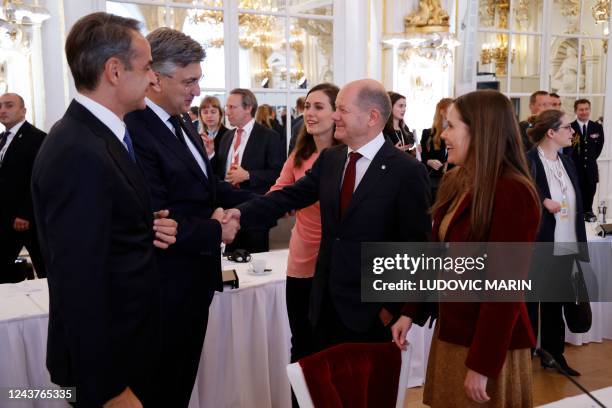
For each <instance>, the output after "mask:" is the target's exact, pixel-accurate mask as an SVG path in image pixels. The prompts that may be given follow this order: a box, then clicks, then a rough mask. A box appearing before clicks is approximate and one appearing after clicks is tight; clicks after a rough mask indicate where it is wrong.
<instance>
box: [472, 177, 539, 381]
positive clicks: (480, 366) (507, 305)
mask: <svg viewBox="0 0 612 408" xmlns="http://www.w3.org/2000/svg"><path fill="white" fill-rule="evenodd" d="M493 208H494V210H493V219H492V220H491V227H490V232H489V239H488V241H489V242H533V241H535V237H536V233H537V229H538V225H539V219H540V212H539V206H538V203H537V202H536V201H535V200H534V199H533V198H532V196H531V194H530V192H529V189H528V188H527V187H526V186H525V185H524V184H522V183H520V182H518V181H516V180H510V179H502V180H500V181H499V183H498V187H497V190H496V194H495V202H494V207H493ZM496 259H498V260H499V258H496ZM499 261H503V262H505V263H508V262H511V263H513V264H514V265H513V266H512V269H513V270H514V271H516V275H515V278H516V279H526V278H527V276H528V273H529V263H530V259H529V257H528V256H527V257H524V256H522V257H517V256H511V254H508V255H507V256H504V257H503V260H499ZM506 268H507V266H506ZM488 269H489V270H491V271H495V269H496V268H495V263H494V262H493V263H492V264H489V265H488ZM493 273H494V272H493ZM525 321H526V323H527V324H526V326H527V327H526V329H527V330H528V331H529V332H531V329H530V328H529V327H528V326H529V320H528V318H527V316H526V309H525V304H524V303H523V302H483V303H481V304H480V312H479V315H478V320H477V323H476V330H475V333H474V337H473V340H472V344H471V346H470V350H469V353H468V357H467V360H466V362H465V365H466V366H467V367H468V368H470V369H472V370H474V371H476V372H478V373H480V374H483V375H486V376H487V377H492V378H496V377H497V376H498V375H499V372H500V371H501V369H502V367H503V364H504V361H505V359H506V353H507V351H508V349H509V347H510V342H511V340H512V336H513V333H514V331H515V328H516V325H517V324H521V325H525ZM531 337H533V334H532V333H531Z"/></svg>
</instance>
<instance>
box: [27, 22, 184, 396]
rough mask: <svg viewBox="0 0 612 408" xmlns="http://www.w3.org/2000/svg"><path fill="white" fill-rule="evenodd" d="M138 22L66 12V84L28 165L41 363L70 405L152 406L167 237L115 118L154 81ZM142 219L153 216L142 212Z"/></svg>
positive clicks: (140, 104)
mask: <svg viewBox="0 0 612 408" xmlns="http://www.w3.org/2000/svg"><path fill="white" fill-rule="evenodd" d="M139 28H140V23H139V22H138V21H136V20H133V19H126V18H123V17H118V16H114V15H112V14H107V13H93V14H90V15H88V16H85V17H83V18H81V19H80V20H78V21H77V22H76V23H75V24H74V26H73V27H72V29H71V30H70V33H69V34H68V37H67V38H66V57H67V60H68V65H69V66H70V70H71V72H72V76H73V77H74V82H75V86H76V89H77V91H78V94H77V96H76V97H75V100H73V101H72V102H71V104H70V106H69V107H68V110H67V111H66V113H65V115H64V116H63V117H62V119H60V120H59V121H58V122H57V123H56V124H55V125H54V126H53V128H52V129H51V131H50V132H49V135H48V136H47V137H46V139H45V142H44V143H43V145H42V147H41V149H40V152H39V154H38V157H37V158H36V161H35V163H34V170H33V174H32V198H33V202H34V214H35V218H36V221H37V223H38V235H39V239H40V243H41V249H42V254H43V258H44V261H45V265H46V267H47V273H48V284H49V299H50V302H49V303H50V304H49V332H48V340H47V368H48V369H49V373H50V374H51V381H53V382H54V383H56V384H58V385H61V386H66V387H76V389H77V393H76V398H77V401H76V406H78V407H100V406H102V405H104V406H112V407H142V406H143V405H144V406H146V407H152V406H156V401H155V400H152V399H151V396H152V389H151V387H152V378H151V372H152V370H153V369H154V368H155V366H156V361H157V358H158V355H159V346H160V328H159V323H160V317H159V305H160V283H159V275H158V273H157V268H156V265H155V259H154V246H156V247H158V248H168V245H169V244H172V243H173V242H174V241H175V237H174V235H175V234H176V223H175V222H174V221H173V220H169V219H166V218H162V217H166V216H167V214H168V211H167V210H164V211H161V212H160V213H157V214H153V213H152V212H151V203H150V198H149V192H148V189H147V185H146V183H145V180H144V177H143V176H142V173H141V171H140V169H139V166H138V163H137V158H136V157H135V154H134V149H133V146H132V141H131V138H130V135H129V133H128V132H127V131H126V128H125V125H124V123H123V116H124V115H125V114H126V113H128V112H131V111H133V110H135V109H142V108H144V107H145V104H144V96H145V91H146V89H147V88H148V87H149V85H151V84H152V83H153V81H154V80H155V77H154V75H153V72H152V71H151V68H150V63H151V51H150V48H149V43H148V42H147V41H146V40H145V38H144V37H143V36H142V35H141V34H140V33H139V31H138V30H139ZM154 217H155V218H156V219H155V220H154Z"/></svg>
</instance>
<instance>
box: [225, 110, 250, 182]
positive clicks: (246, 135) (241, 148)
mask: <svg viewBox="0 0 612 408" xmlns="http://www.w3.org/2000/svg"><path fill="white" fill-rule="evenodd" d="M253 126H255V119H254V118H253V119H251V120H250V121H249V122H248V123H247V124H246V125H244V127H243V128H242V130H244V132H242V137H241V138H240V146H238V164H239V165H240V166H242V156H243V155H244V149H245V147H246V145H247V142H248V141H249V137H250V136H251V132H252V131H253ZM237 132H238V128H236V132H234V138H233V139H232V144H231V146H230V149H229V152H228V154H227V160H226V161H225V174H227V173H228V172H229V170H230V167H232V163H233V162H234V155H235V154H236V150H234V142H235V140H236V133H237Z"/></svg>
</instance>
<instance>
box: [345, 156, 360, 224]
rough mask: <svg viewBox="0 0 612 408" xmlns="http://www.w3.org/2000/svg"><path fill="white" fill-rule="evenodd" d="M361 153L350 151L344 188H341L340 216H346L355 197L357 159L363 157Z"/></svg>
mask: <svg viewBox="0 0 612 408" xmlns="http://www.w3.org/2000/svg"><path fill="white" fill-rule="evenodd" d="M361 157H362V156H361V153H357V152H351V153H349V162H348V165H347V166H346V170H345V171H344V180H342V188H341V189H340V216H341V217H344V214H345V212H346V209H347V208H348V206H349V203H350V202H351V198H353V190H354V189H355V174H356V165H357V160H359V159H360V158H361Z"/></svg>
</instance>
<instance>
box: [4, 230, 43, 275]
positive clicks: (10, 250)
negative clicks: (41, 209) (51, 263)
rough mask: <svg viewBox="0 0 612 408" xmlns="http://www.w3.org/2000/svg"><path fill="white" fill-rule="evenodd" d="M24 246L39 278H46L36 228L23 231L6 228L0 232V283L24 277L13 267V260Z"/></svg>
mask: <svg viewBox="0 0 612 408" xmlns="http://www.w3.org/2000/svg"><path fill="white" fill-rule="evenodd" d="M23 247H26V249H27V250H28V253H29V254H30V259H31V260H32V264H33V265H34V269H35V270H36V275H37V276H38V277H39V278H46V277H47V272H46V269H45V265H44V262H43V259H42V255H41V253H40V246H39V245H38V237H37V235H36V230H33V229H30V230H28V231H24V232H17V231H15V230H14V229H12V228H7V229H6V230H2V231H1V232H0V284H1V283H11V282H19V281H22V280H24V279H25V278H30V279H31V278H33V276H24V275H23V273H22V272H21V271H19V270H18V269H17V268H16V267H15V260H16V259H17V257H18V256H19V253H20V252H21V249H22V248H23Z"/></svg>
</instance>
